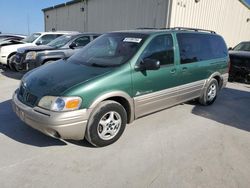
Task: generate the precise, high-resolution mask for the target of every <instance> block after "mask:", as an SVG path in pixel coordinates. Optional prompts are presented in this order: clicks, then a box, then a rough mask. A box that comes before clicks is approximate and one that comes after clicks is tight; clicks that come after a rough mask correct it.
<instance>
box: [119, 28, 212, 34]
mask: <svg viewBox="0 0 250 188" xmlns="http://www.w3.org/2000/svg"><path fill="white" fill-rule="evenodd" d="M166 31H167V32H182V31H189V32H197V33H198V32H199V33H211V34H216V32H215V31H211V30H206V29H198V28H186V27H174V28H138V29H134V30H125V31H114V32H124V33H126V32H127V33H143V34H153V33H162V32H166Z"/></svg>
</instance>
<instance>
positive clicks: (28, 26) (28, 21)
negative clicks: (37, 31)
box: [27, 13, 30, 35]
mask: <svg viewBox="0 0 250 188" xmlns="http://www.w3.org/2000/svg"><path fill="white" fill-rule="evenodd" d="M27 29H28V35H30V16H29V13H27Z"/></svg>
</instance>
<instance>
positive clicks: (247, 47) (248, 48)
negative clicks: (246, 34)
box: [233, 42, 250, 51]
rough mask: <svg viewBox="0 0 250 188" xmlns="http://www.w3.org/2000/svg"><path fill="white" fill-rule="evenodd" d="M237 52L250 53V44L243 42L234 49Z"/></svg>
mask: <svg viewBox="0 0 250 188" xmlns="http://www.w3.org/2000/svg"><path fill="white" fill-rule="evenodd" d="M233 50H235V51H250V42H242V43H240V44H238V45H237V46H236V47H234V49H233Z"/></svg>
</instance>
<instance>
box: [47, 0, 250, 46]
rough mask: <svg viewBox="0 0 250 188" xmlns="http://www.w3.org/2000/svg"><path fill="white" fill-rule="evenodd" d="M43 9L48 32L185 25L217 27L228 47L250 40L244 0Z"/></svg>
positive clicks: (113, 0)
mask: <svg viewBox="0 0 250 188" xmlns="http://www.w3.org/2000/svg"><path fill="white" fill-rule="evenodd" d="M43 12H44V20H45V21H44V22H45V30H46V31H51V30H77V31H81V32H86V31H89V32H106V31H113V30H123V29H135V28H140V27H150V28H151V27H157V28H167V27H177V26H181V27H194V28H202V29H209V30H214V31H216V32H217V33H219V34H221V35H222V36H223V37H224V38H225V40H226V42H227V44H228V46H234V45H236V44H237V43H239V42H240V41H244V40H250V6H249V5H247V3H246V2H245V1H244V0H73V1H70V2H67V3H65V4H60V5H56V6H53V7H49V8H45V9H43Z"/></svg>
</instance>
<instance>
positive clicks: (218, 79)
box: [214, 76, 222, 88]
mask: <svg viewBox="0 0 250 188" xmlns="http://www.w3.org/2000/svg"><path fill="white" fill-rule="evenodd" d="M214 79H215V80H217V82H218V85H219V88H221V86H222V80H221V78H220V76H215V77H214Z"/></svg>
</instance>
